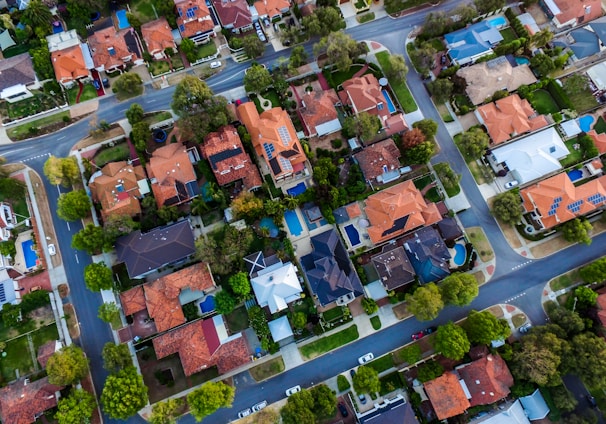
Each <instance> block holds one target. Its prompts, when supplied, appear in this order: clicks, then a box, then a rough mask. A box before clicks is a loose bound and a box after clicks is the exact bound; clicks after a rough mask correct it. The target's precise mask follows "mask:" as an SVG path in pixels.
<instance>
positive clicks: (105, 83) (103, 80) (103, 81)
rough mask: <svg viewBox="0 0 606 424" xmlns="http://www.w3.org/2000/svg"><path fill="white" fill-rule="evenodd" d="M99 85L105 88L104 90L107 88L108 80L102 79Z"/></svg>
mask: <svg viewBox="0 0 606 424" xmlns="http://www.w3.org/2000/svg"><path fill="white" fill-rule="evenodd" d="M101 84H103V87H105V88H109V79H107V78H103V79H102V80H101Z"/></svg>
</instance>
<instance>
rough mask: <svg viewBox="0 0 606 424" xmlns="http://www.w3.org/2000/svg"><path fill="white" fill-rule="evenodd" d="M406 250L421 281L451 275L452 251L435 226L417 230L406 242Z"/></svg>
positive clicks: (429, 280) (439, 278)
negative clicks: (449, 265)
mask: <svg viewBox="0 0 606 424" xmlns="http://www.w3.org/2000/svg"><path fill="white" fill-rule="evenodd" d="M404 250H405V251H406V254H407V255H408V259H410V263H411V264H412V267H413V268H414V270H415V272H416V274H417V276H418V277H419V280H421V283H430V282H432V281H438V280H441V279H442V278H444V277H447V276H448V275H450V269H449V267H448V261H449V260H450V258H451V256H450V252H449V251H448V247H446V244H444V240H442V237H440V234H439V233H438V231H437V230H436V229H434V228H433V227H425V228H421V229H420V230H418V231H416V232H415V233H414V236H413V237H412V238H410V239H408V240H407V241H406V242H405V243H404Z"/></svg>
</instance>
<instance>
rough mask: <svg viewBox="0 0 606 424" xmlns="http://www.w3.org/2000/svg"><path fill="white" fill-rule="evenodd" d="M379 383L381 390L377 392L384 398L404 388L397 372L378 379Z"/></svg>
mask: <svg viewBox="0 0 606 424" xmlns="http://www.w3.org/2000/svg"><path fill="white" fill-rule="evenodd" d="M379 381H380V382H381V390H380V391H379V394H380V395H381V396H385V395H387V394H389V393H391V392H393V391H394V390H396V389H401V388H402V387H404V383H403V381H402V376H401V375H400V373H399V372H398V371H396V372H392V373H391V374H387V375H385V376H383V377H381V378H379Z"/></svg>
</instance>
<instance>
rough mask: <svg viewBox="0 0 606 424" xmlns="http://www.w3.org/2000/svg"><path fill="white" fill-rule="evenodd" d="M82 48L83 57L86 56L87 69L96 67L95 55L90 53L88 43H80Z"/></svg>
mask: <svg viewBox="0 0 606 424" xmlns="http://www.w3.org/2000/svg"><path fill="white" fill-rule="evenodd" d="M80 50H81V51H82V58H84V65H85V66H86V69H94V68H95V62H93V56H92V55H91V53H90V49H89V48H88V44H86V43H80Z"/></svg>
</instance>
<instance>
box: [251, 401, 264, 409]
mask: <svg viewBox="0 0 606 424" xmlns="http://www.w3.org/2000/svg"><path fill="white" fill-rule="evenodd" d="M266 406H267V401H266V400H264V401H263V402H259V403H257V404H256V405H253V407H252V410H253V412H259V411H260V410H261V409H263V408H265V407H266Z"/></svg>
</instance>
